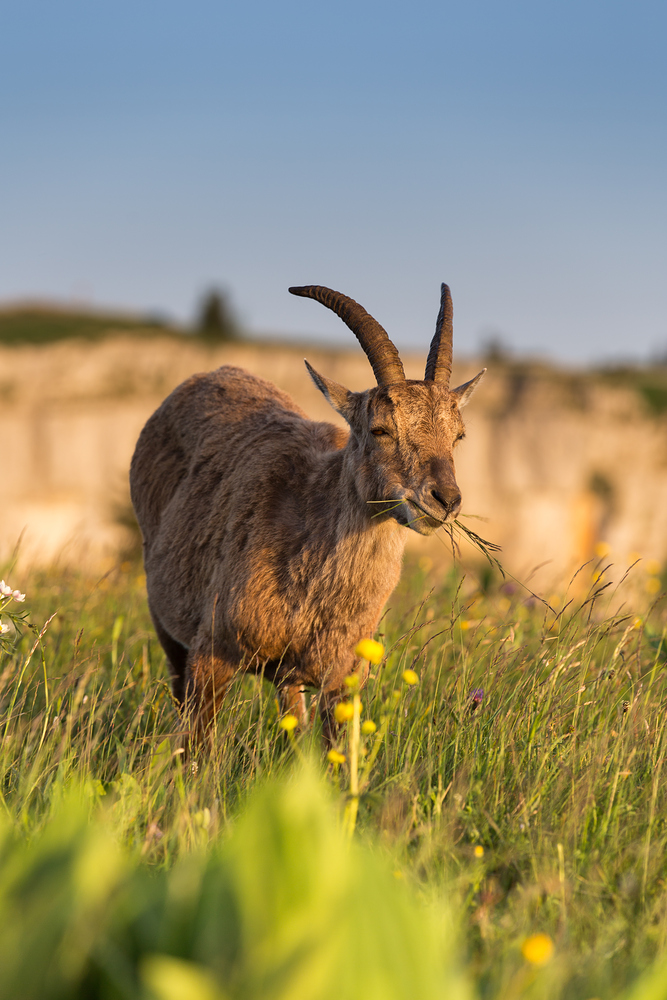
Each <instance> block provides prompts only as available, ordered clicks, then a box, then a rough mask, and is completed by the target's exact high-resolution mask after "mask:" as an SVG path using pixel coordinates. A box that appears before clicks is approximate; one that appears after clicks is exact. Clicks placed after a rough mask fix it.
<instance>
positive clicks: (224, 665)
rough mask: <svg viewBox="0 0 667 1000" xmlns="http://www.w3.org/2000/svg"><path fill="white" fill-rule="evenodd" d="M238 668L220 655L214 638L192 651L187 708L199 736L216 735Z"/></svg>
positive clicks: (194, 733)
mask: <svg viewBox="0 0 667 1000" xmlns="http://www.w3.org/2000/svg"><path fill="white" fill-rule="evenodd" d="M237 667H238V664H233V663H231V662H230V661H229V660H227V659H225V658H224V657H223V656H219V655H218V654H217V651H216V650H215V649H213V646H212V643H211V640H210V638H208V639H205V640H203V641H199V642H197V643H196V645H195V646H193V648H192V649H191V650H190V654H189V656H188V667H187V683H186V697H185V710H186V712H187V713H188V714H189V715H190V718H191V720H192V727H191V735H192V736H193V737H194V738H195V739H197V740H201V739H202V738H203V737H204V736H206V735H208V736H211V735H212V728H213V725H212V724H213V722H214V720H215V716H216V715H217V713H218V712H219V711H220V708H221V706H222V702H223V700H224V697H225V694H226V693H227V689H228V688H229V685H230V683H231V681H232V678H233V677H234V674H235V673H236V669H237Z"/></svg>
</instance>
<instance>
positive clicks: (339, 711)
mask: <svg viewBox="0 0 667 1000" xmlns="http://www.w3.org/2000/svg"><path fill="white" fill-rule="evenodd" d="M334 715H335V716H336V722H348V721H349V720H350V719H351V718H353V716H354V707H353V705H352V702H350V701H339V702H338V704H337V705H336V707H335V708H334Z"/></svg>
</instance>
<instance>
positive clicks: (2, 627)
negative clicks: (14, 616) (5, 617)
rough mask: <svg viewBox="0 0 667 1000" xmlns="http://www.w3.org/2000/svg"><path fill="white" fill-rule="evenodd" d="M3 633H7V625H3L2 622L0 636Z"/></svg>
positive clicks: (0, 623)
mask: <svg viewBox="0 0 667 1000" xmlns="http://www.w3.org/2000/svg"><path fill="white" fill-rule="evenodd" d="M5 632H9V625H3V624H2V622H0V635H4V634H5Z"/></svg>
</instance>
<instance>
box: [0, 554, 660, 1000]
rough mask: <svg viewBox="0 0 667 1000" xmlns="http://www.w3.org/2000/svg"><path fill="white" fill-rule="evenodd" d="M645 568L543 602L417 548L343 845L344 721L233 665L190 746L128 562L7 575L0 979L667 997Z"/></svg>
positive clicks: (223, 993) (243, 990)
mask: <svg viewBox="0 0 667 1000" xmlns="http://www.w3.org/2000/svg"><path fill="white" fill-rule="evenodd" d="M631 573H632V574H634V575H635V576H636V577H637V579H638V583H639V585H640V586H639V589H641V590H643V591H646V592H647V596H646V600H645V602H643V603H641V602H639V603H641V606H637V607H624V606H622V605H621V603H620V600H619V597H618V594H617V593H616V591H615V588H614V587H613V586H609V587H606V586H605V562H604V561H603V560H601V561H600V562H599V563H598V564H597V565H596V566H593V567H587V568H586V569H585V570H583V571H582V572H581V573H580V574H579V576H578V577H577V579H576V580H575V581H574V583H573V584H572V586H571V588H570V590H569V591H568V592H567V593H565V594H561V595H560V597H559V598H555V597H550V605H546V604H545V603H543V602H542V601H541V600H540V599H539V598H538V597H536V596H535V595H531V594H530V592H529V591H527V590H526V589H525V588H523V587H521V586H520V585H518V584H516V583H515V582H512V581H506V580H503V579H502V577H501V576H500V575H499V574H498V573H497V572H491V571H490V570H489V569H488V567H485V566H483V565H480V566H478V567H477V568H474V567H473V568H472V569H471V568H468V569H467V570H466V571H465V572H464V571H463V570H462V569H461V567H460V566H451V567H450V569H448V570H447V571H446V572H444V573H443V572H441V571H436V570H435V569H433V568H432V567H430V566H429V564H428V562H427V561H422V563H421V565H420V564H418V563H414V564H412V565H410V564H409V565H407V566H406V570H405V572H404V575H403V578H402V581H401V584H400V586H399V588H398V590H397V591H396V593H395V594H394V596H393V597H392V599H391V601H390V604H389V607H388V610H387V613H386V615H385V617H384V619H383V621H382V623H381V626H380V631H379V634H378V636H376V638H377V639H379V640H380V641H381V642H382V644H383V645H384V647H385V651H386V655H385V658H384V660H383V661H382V662H381V663H380V664H378V665H377V666H374V667H373V668H372V672H371V677H370V680H369V683H368V685H367V687H366V688H365V689H364V690H363V691H362V692H361V705H362V715H361V721H362V723H363V722H364V721H365V722H366V723H373V724H374V726H373V725H369V724H367V725H366V726H362V735H361V738H360V748H359V763H358V769H356V774H357V778H358V781H359V793H360V797H359V807H358V816H357V819H356V829H355V830H354V833H353V835H352V836H350V835H349V827H350V823H349V788H350V780H351V771H352V770H354V768H353V767H351V764H350V760H351V757H353V754H352V755H351V753H350V750H351V749H352V748H351V747H350V746H349V744H348V741H349V738H350V734H351V733H352V731H353V723H352V722H350V723H347V724H344V725H343V726H342V727H341V737H340V744H339V746H338V747H337V750H338V757H337V760H334V761H331V760H329V759H328V758H327V756H326V754H325V752H324V750H323V748H322V744H321V740H320V735H319V731H318V726H317V724H316V725H315V727H314V728H313V730H311V731H307V732H303V733H299V732H298V730H297V731H293V732H285V731H284V730H283V729H281V727H280V716H279V712H278V707H277V703H276V699H275V692H274V691H273V689H272V688H271V687H270V685H268V684H266V683H264V682H262V681H261V680H260V679H257V678H250V677H245V678H240V679H239V680H238V681H236V682H235V684H234V686H233V688H232V690H231V692H230V694H229V695H228V698H227V701H226V703H225V707H224V710H223V711H222V713H221V714H220V716H219V718H218V722H217V730H218V731H217V734H216V740H215V751H214V752H213V753H212V754H204V753H201V752H195V753H194V755H193V757H192V758H191V759H187V760H186V759H185V756H184V755H183V754H182V753H180V752H179V751H180V748H181V746H182V742H183V740H182V735H181V733H180V730H181V723H180V721H179V718H178V714H177V712H176V711H175V708H174V705H173V702H172V698H171V695H170V690H169V684H168V678H167V672H166V667H165V661H164V654H163V653H162V650H161V648H160V646H159V644H158V643H157V640H156V638H155V636H154V633H153V630H152V627H151V623H150V618H149V615H148V611H147V606H146V599H145V590H144V578H143V575H142V571H141V566H140V565H139V564H137V563H134V562H125V563H123V564H121V565H119V566H118V567H117V568H116V569H114V570H112V571H111V572H109V573H107V574H106V575H105V576H103V577H101V578H90V577H86V576H84V575H81V574H78V573H76V572H75V571H73V570H71V569H61V570H56V569H54V570H52V571H50V572H43V571H35V572H33V573H31V574H28V575H25V576H24V577H22V578H21V579H20V581H18V580H17V582H16V583H14V584H13V585H14V586H18V585H19V584H20V586H21V588H22V589H23V590H25V591H26V600H25V603H24V604H23V603H21V604H17V603H16V602H12V603H11V604H9V605H6V607H5V615H4V617H3V619H2V620H3V621H4V622H5V623H6V624H8V625H9V626H10V627H9V629H8V630H7V631H6V633H5V635H4V636H3V637H2V638H3V640H4V643H5V649H4V651H3V652H2V653H1V654H0V782H1V783H0V791H1V798H0V805H1V807H2V808H1V810H0V856H1V858H2V863H1V864H0V919H1V920H2V926H3V933H2V935H0V1000H2V998H4V997H7V998H18V997H21V998H31V997H36V998H37V997H39V998H41V1000H45V998H46V1000H48V998H51V997H53V998H61V997H63V998H64V997H104V998H106V997H109V998H125V997H127V998H135V997H136V998H142V1000H144V998H145V1000H151V998H152V1000H172V998H173V1000H176V998H179V1000H190V998H192V1000H207V998H225V997H230V998H231V997H233V998H237V997H238V998H255V997H256V998H260V997H261V998H275V1000H280V998H283V997H284V998H287V997H288V996H289V997H296V998H298V1000H310V998H311V997H312V998H320V997H322V998H325V997H327V998H328V997H334V996H336V997H349V998H356V997H359V998H362V997H364V998H365V997H373V998H375V997H377V998H378V1000H380V998H383V1000H384V998H392V997H425V998H426V997H451V998H458V997H460V998H461V1000H464V998H466V1000H475V998H478V1000H481V998H484V1000H486V998H502V1000H513V998H520V997H535V998H538V997H539V998H561V997H562V998H572V1000H593V998H599V1000H603V998H611V997H624V998H628V1000H649V998H651V1000H657V998H659V997H667V965H666V966H665V967H664V969H663V965H662V962H663V956H665V955H666V954H667V891H666V885H665V880H666V879H667V859H666V857H665V846H666V843H667V793H666V787H665V786H666V781H665V769H664V767H663V765H664V761H665V755H666V753H667V735H666V732H665V727H666V723H667V671H666V665H667V640H666V637H665V626H666V625H667V614H666V609H665V602H664V601H663V600H662V597H661V592H660V589H659V588H660V583H659V576H658V573H657V570H655V571H654V572H653V574H652V575H651V574H647V572H646V570H645V569H644V568H643V565H642V564H641V563H640V564H638V565H637V566H635V567H634V568H633V569H632V570H631ZM4 575H5V579H7V580H8V581H9V582H12V571H11V569H10V568H5V573H4ZM14 575H16V574H14ZM589 581H590V585H589ZM8 611H13V612H15V613H17V614H18V613H21V614H23V613H24V612H25V615H26V616H27V624H26V626H24V627H23V629H22V633H21V634H20V635H18V634H14V633H13V626H12V625H11V624H10V619H9V618H8V617H7V614H6V612H8ZM352 693H353V692H351V696H352ZM371 730H373V731H371ZM333 756H334V757H336V754H334V755H333ZM343 758H344V760H343ZM352 777H354V776H352ZM346 803H347V813H346Z"/></svg>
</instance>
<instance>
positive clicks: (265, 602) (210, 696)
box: [130, 362, 482, 739]
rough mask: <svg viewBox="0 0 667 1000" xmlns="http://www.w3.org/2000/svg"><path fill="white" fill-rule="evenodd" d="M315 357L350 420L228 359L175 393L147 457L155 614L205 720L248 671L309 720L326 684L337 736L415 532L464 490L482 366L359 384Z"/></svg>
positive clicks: (144, 478)
mask: <svg viewBox="0 0 667 1000" xmlns="http://www.w3.org/2000/svg"><path fill="white" fill-rule="evenodd" d="M306 364H307V362H306ZM308 369H309V371H310V373H311V376H312V377H313V379H314V381H315V383H316V385H317V386H318V387H319V388H320V390H321V391H322V392H323V393H324V395H325V396H326V397H327V399H328V400H329V402H330V403H331V404H332V406H334V408H335V409H336V410H337V411H338V412H339V413H341V414H342V416H343V417H344V418H345V419H346V421H347V423H348V425H349V427H350V431H349V433H345V432H343V431H341V430H339V429H337V428H336V427H334V426H333V425H331V424H328V423H315V422H313V421H311V420H309V419H308V418H307V416H306V415H305V413H303V412H302V410H300V409H299V407H298V406H297V405H296V404H295V403H294V402H293V401H292V400H291V399H290V397H289V396H287V395H286V394H285V393H283V392H281V391H280V390H279V389H277V388H276V387H275V386H273V385H272V384H271V383H269V382H266V381H264V380H263V379H260V378H256V377H255V376H253V375H250V374H249V373H247V372H245V371H243V370H242V369H240V368H233V367H228V366H224V367H222V368H219V369H218V370H217V371H213V372H210V373H206V374H201V375H194V376H192V377H191V378H189V379H188V380H187V381H185V382H184V383H183V384H182V385H180V386H179V387H178V388H177V389H175V390H174V392H172V393H171V395H170V396H169V397H168V398H167V399H166V400H165V401H164V403H163V404H162V406H160V408H159V409H158V410H157V411H156V412H155V413H154V414H153V416H152V417H151V418H150V419H149V420H148V422H147V424H146V426H145V427H144V429H143V431H142V432H141V435H140V437H139V441H138V443H137V447H136V450H135V453H134V457H133V459H132V466H131V472H130V483H131V493H132V502H133V504H134V508H135V511H136V515H137V519H138V521H139V524H140V526H141V530H142V533H143V539H144V562H145V567H146V579H147V587H148V600H149V605H150V610H151V615H152V617H153V622H154V624H155V630H156V632H157V635H158V638H159V640H160V642H161V643H162V645H163V647H164V649H165V652H166V654H167V657H168V660H169V664H170V668H171V673H172V682H173V690H174V694H175V696H176V698H177V699H178V701H179V702H180V703H181V704H182V705H186V704H187V705H188V708H189V709H192V710H193V711H194V715H195V728H196V729H197V730H198V731H199V732H200V733H201V732H203V731H204V730H205V729H206V727H207V726H208V725H209V724H210V722H211V720H212V719H213V717H214V714H215V712H216V710H217V709H218V708H219V707H220V702H221V700H222V698H223V696H224V693H225V691H226V689H227V687H228V685H229V683H230V681H231V680H232V678H233V676H234V675H235V673H237V672H238V671H239V670H242V671H254V672H261V673H262V674H263V675H264V676H266V677H267V678H269V679H270V680H272V681H273V682H274V683H275V684H276V686H277V687H278V690H279V692H280V695H281V699H282V703H283V707H284V709H285V710H291V711H294V712H296V713H297V714H298V716H300V717H301V718H303V716H304V713H305V701H304V697H303V688H304V685H307V686H312V687H314V688H316V689H317V690H319V692H320V713H321V717H322V721H323V726H324V731H325V735H326V737H327V738H328V739H332V738H333V735H334V730H335V723H334V721H333V709H334V707H335V704H336V702H337V700H339V698H340V697H341V696H342V693H343V691H344V690H345V689H344V683H343V682H344V678H345V677H346V676H347V675H348V674H350V673H351V672H352V671H354V670H355V669H360V665H359V663H358V661H356V658H355V654H354V647H355V645H356V644H357V642H358V641H359V640H360V639H362V638H364V637H367V636H370V635H371V634H372V633H373V631H374V629H375V627H376V626H377V623H378V621H379V618H380V615H381V613H382V609H383V607H384V604H385V602H386V600H387V598H388V597H389V595H390V594H391V592H392V590H393V589H394V587H395V585H396V583H397V581H398V577H399V574H400V567H401V560H402V554H403V548H404V545H405V540H406V536H407V529H409V528H411V529H412V530H415V531H418V532H419V533H421V534H428V533H430V532H432V531H433V530H435V529H436V528H437V527H439V526H440V525H442V524H443V523H444V522H445V521H447V520H449V519H451V518H453V517H455V516H456V514H457V512H458V510H459V508H460V505H461V496H460V493H459V489H458V486H457V484H456V479H455V473H454V458H453V449H454V446H455V444H456V442H457V441H458V440H460V438H461V437H462V436H463V423H462V420H461V415H460V408H461V406H462V405H463V404H464V403H465V402H466V400H467V398H468V397H469V395H470V393H471V392H472V389H473V388H474V385H475V384H476V383H477V381H478V380H479V378H480V377H481V374H482V373H480V375H479V376H477V378H475V379H473V380H472V382H470V383H467V384H466V385H464V386H461V387H459V388H458V389H455V390H450V389H449V388H448V386H447V385H445V384H442V383H439V382H436V381H423V382H416V381H406V380H404V381H402V382H397V383H395V384H391V385H378V386H377V387H376V388H373V389H369V390H367V391H366V392H361V393H352V392H349V391H348V390H347V389H345V388H344V387H343V386H340V385H338V384H337V383H335V382H332V381H331V380H329V379H327V378H324V377H323V376H321V375H319V374H318V373H317V372H315V371H314V370H313V369H311V368H310V366H309V365H308Z"/></svg>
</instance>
